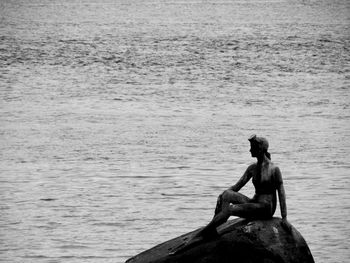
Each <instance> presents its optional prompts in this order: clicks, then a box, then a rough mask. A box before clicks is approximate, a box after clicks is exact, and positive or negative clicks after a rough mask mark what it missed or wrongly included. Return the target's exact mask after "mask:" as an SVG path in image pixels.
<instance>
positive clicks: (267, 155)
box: [265, 151, 271, 160]
mask: <svg viewBox="0 0 350 263" xmlns="http://www.w3.org/2000/svg"><path fill="white" fill-rule="evenodd" d="M265 155H266V157H267V158H269V160H271V154H270V153H269V152H268V151H265Z"/></svg>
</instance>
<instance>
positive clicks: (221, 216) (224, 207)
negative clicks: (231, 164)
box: [170, 190, 251, 254]
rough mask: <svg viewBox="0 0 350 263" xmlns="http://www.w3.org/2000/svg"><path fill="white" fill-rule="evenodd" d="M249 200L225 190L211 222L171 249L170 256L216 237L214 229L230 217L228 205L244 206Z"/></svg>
mask: <svg viewBox="0 0 350 263" xmlns="http://www.w3.org/2000/svg"><path fill="white" fill-rule="evenodd" d="M250 201H251V200H250V198H248V197H247V196H245V195H243V194H240V193H238V192H235V191H232V190H226V191H225V192H224V193H223V194H222V195H221V196H220V197H219V198H218V201H217V205H216V209H215V215H214V218H213V219H212V220H211V222H210V223H209V224H208V225H207V226H205V227H204V228H203V229H202V230H201V231H199V232H198V233H197V234H196V235H195V236H193V237H192V238H191V239H190V240H188V241H187V242H186V243H183V244H180V245H179V246H178V247H176V248H174V249H172V251H171V252H170V254H176V253H179V252H181V251H184V250H187V249H189V248H191V247H193V246H194V245H195V244H197V243H199V242H202V240H203V238H205V239H210V238H213V237H215V236H217V235H218V233H217V232H216V227H218V226H219V225H221V224H223V223H225V222H226V221H227V219H228V218H229V217H230V216H231V211H230V204H246V203H249V202H250Z"/></svg>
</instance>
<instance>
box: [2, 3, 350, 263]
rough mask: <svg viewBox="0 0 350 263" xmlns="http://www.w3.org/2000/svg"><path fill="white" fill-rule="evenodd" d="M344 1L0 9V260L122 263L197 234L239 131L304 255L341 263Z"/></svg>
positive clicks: (236, 159) (228, 171)
mask: <svg viewBox="0 0 350 263" xmlns="http://www.w3.org/2000/svg"><path fill="white" fill-rule="evenodd" d="M349 7H350V6H349V3H348V2H347V1H328V0H321V1H282V0H276V1H267V0H266V1H219V2H217V1H211V0H208V1H190V2H187V1H186V2H184V1H177V0H171V1H167V2H164V1H158V0H153V1H142V2H136V1H128V2H125V1H107V0H104V1H101V2H100V3H95V2H93V1H88V0H84V1H63V2H62V1H50V2H47V1H41V0H30V1H16V2H13V1H9V0H6V1H3V2H2V3H1V9H0V10H1V11H0V13H1V17H2V20H1V22H0V25H1V27H0V38H1V42H0V56H1V60H0V84H1V85H0V87H1V88H0V92H1V103H0V109H1V121H0V123H1V126H0V127H1V128H0V131H1V152H0V153H1V174H0V180H1V184H0V197H1V198H0V200H1V201H0V209H1V215H0V226H1V230H0V231H1V235H0V242H1V247H2V248H1V250H0V253H1V258H2V259H3V260H4V261H6V262H33V261H35V262H123V261H125V260H126V259H127V258H128V257H130V256H132V255H134V254H136V253H139V252H141V251H142V250H144V249H147V248H150V247H151V246H153V245H156V244H158V243H159V242H163V241H165V240H167V239H170V238H173V237H175V236H177V235H179V234H183V233H185V232H188V231H190V230H192V229H194V228H197V227H200V226H202V225H204V224H205V223H206V222H208V221H209V220H210V219H211V217H212V213H213V208H214V206H215V201H216V196H217V195H218V194H219V193H221V191H223V190H224V189H225V188H226V187H228V186H230V185H231V184H233V183H234V182H235V181H236V180H237V179H238V178H239V176H240V175H241V174H242V173H243V172H244V170H245V169H246V167H247V165H248V164H249V163H250V162H252V161H254V160H253V159H251V158H250V155H249V152H248V150H249V143H248V141H247V138H248V137H249V135H251V134H252V133H257V134H259V135H263V136H266V137H267V138H269V140H270V145H271V153H272V159H273V161H274V162H275V163H276V164H278V165H279V166H280V168H281V170H282V173H283V177H284V180H285V187H286V191H287V204H288V212H289V216H288V217H289V220H290V222H291V223H292V224H293V225H294V226H295V227H296V228H297V229H298V230H299V231H300V232H301V233H302V234H303V236H304V237H305V239H306V240H307V242H308V244H309V246H310V249H311V251H312V253H313V255H314V257H315V260H316V262H320V263H322V262H340V263H345V262H347V259H348V258H349V252H348V247H349V241H348V238H349V236H350V229H349V226H348V225H349V219H348V218H349V199H350V196H349V178H348V171H349V166H350V165H349V158H348V154H349V148H350V143H349V141H350V140H349V139H350V138H349V134H350V133H349V116H350V114H349V92H348V87H349V80H350V74H349V72H350V67H349V62H350V53H349V44H350V37H349V36H350V35H349V21H350V20H349V18H350V17H349V12H348V11H349ZM252 188H253V187H252V185H251V183H249V185H247V187H246V188H244V189H243V193H245V194H248V195H252V193H253V189H252ZM277 215H278V216H279V212H278V214H277Z"/></svg>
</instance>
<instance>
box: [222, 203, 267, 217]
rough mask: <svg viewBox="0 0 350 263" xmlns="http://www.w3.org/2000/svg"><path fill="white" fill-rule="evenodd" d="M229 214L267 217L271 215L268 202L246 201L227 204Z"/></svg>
mask: <svg viewBox="0 0 350 263" xmlns="http://www.w3.org/2000/svg"><path fill="white" fill-rule="evenodd" d="M228 210H229V214H230V215H233V216H239V217H244V218H268V217H271V216H272V213H271V211H272V209H271V205H270V204H268V203H246V204H231V205H229V209H228Z"/></svg>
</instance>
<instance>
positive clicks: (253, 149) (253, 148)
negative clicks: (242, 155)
mask: <svg viewBox="0 0 350 263" xmlns="http://www.w3.org/2000/svg"><path fill="white" fill-rule="evenodd" d="M250 153H251V155H252V157H258V156H259V155H260V154H261V149H260V147H259V144H257V143H254V142H251V143H250Z"/></svg>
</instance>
